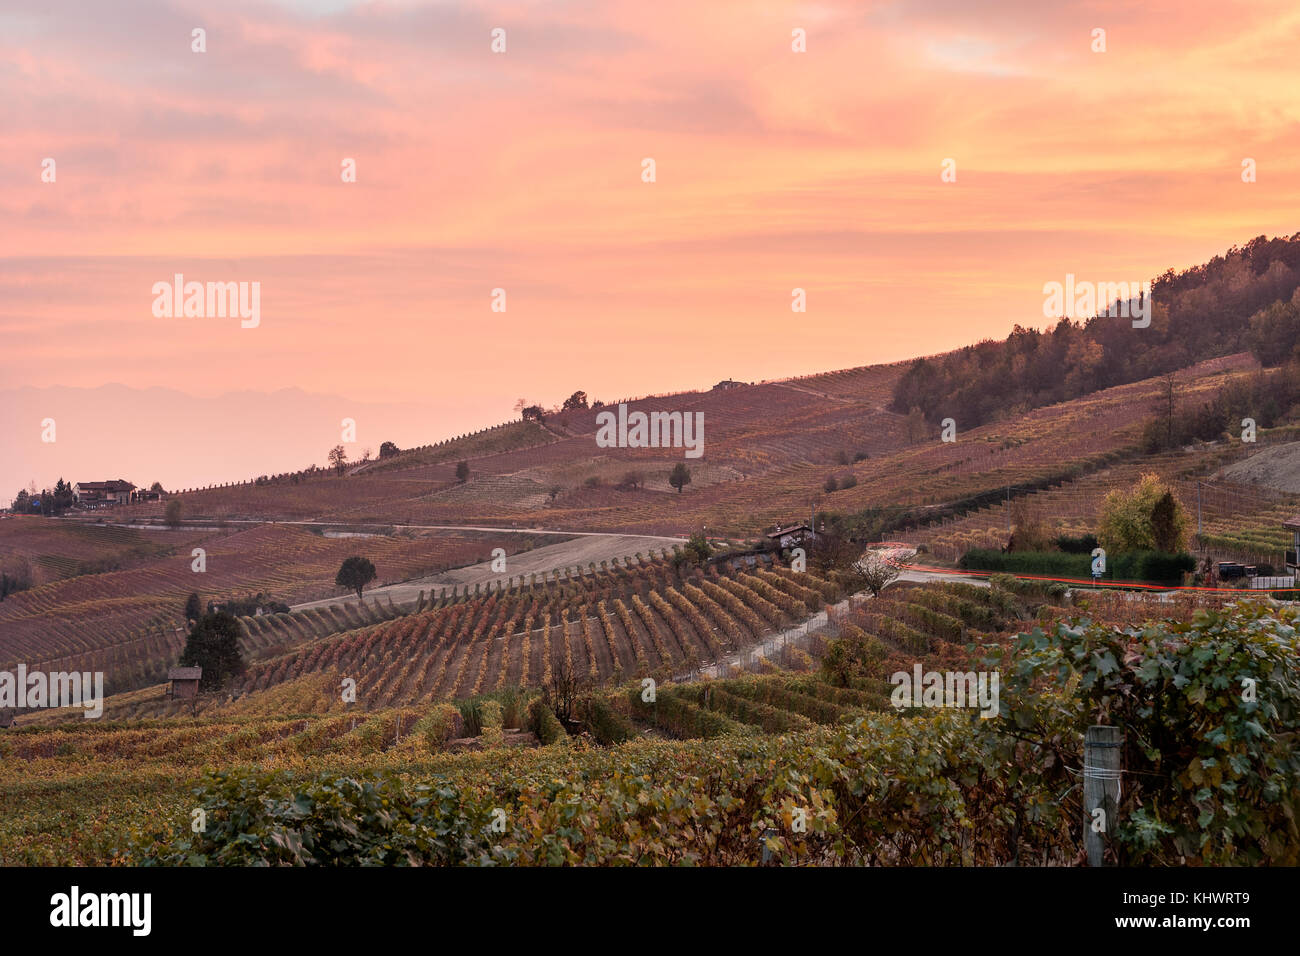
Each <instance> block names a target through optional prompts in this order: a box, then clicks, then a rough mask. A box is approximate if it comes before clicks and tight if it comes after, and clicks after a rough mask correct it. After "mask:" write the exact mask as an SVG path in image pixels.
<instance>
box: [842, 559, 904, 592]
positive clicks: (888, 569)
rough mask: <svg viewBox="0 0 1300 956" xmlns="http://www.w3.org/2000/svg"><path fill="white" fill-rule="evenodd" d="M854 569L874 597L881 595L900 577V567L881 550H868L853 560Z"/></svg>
mask: <svg viewBox="0 0 1300 956" xmlns="http://www.w3.org/2000/svg"><path fill="white" fill-rule="evenodd" d="M852 571H853V573H854V574H855V575H856V576H857V577H858V579H859V580H860V581H861V582H862V586H863V587H865V588H866V589H867V590H868V591H870V592H871V596H872V597H879V596H880V592H881V591H883V590H885V588H886V587H888V586H889V585H890V584H891V583H892V582H893V581H895V580H896V579H897V578H898V568H897V567H896V566H895V565H893V564H891V563H889V562H888V561H887V560H886V559H885V556H884V555H883V554H881V553H880V552H879V551H868V552H866V553H865V554H864V555H862V557H860V558H859V559H858V560H857V561H855V562H853V568H852Z"/></svg>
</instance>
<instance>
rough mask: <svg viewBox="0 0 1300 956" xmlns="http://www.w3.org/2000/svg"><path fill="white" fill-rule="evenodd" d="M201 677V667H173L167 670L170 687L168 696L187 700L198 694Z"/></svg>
mask: <svg viewBox="0 0 1300 956" xmlns="http://www.w3.org/2000/svg"><path fill="white" fill-rule="evenodd" d="M202 677H203V668H202V667H173V668H171V669H169V670H168V671H167V679H168V680H169V681H171V687H170V688H169V689H168V691H167V696H168V697H174V698H177V699H180V700H188V699H190V698H192V697H197V696H198V695H199V680H200V679H201V678H202Z"/></svg>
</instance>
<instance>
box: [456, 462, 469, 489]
mask: <svg viewBox="0 0 1300 956" xmlns="http://www.w3.org/2000/svg"><path fill="white" fill-rule="evenodd" d="M456 480H457V481H459V482H460V483H461V484H464V483H465V482H466V481H468V480H469V462H467V461H462V462H461V463H460V464H459V465H457V466H456Z"/></svg>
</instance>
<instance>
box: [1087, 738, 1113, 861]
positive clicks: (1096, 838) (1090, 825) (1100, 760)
mask: <svg viewBox="0 0 1300 956" xmlns="http://www.w3.org/2000/svg"><path fill="white" fill-rule="evenodd" d="M1122 746H1123V735H1122V734H1121V733H1120V730H1119V728H1118V727H1107V726H1103V725H1101V724H1093V725H1092V726H1091V727H1089V728H1088V732H1087V733H1086V734H1085V736H1084V739H1083V842H1084V846H1085V847H1087V850H1088V865H1089V866H1102V865H1103V864H1102V853H1103V852H1104V850H1105V848H1106V838H1107V835H1108V834H1110V833H1111V832H1113V831H1114V829H1115V826H1116V824H1117V823H1118V822H1119V793H1120V790H1119V781H1120V767H1119V758H1120V747H1122ZM1098 809H1100V810H1101V813H1096V812H1095V811H1096V810H1098Z"/></svg>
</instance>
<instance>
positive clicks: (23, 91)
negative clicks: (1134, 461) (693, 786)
mask: <svg viewBox="0 0 1300 956" xmlns="http://www.w3.org/2000/svg"><path fill="white" fill-rule="evenodd" d="M196 29H201V30H203V31H204V34H203V46H204V50H203V52H196V51H195V49H194V47H195V45H196V41H195V39H194V31H195V30H196ZM494 30H502V31H504V34H503V36H504V44H505V49H504V52H494V50H493V42H494V41H493V31H494ZM1097 30H1104V31H1105V34H1104V45H1105V49H1104V51H1100V50H1097V49H1096V47H1097V46H1098V40H1097V39H1096V36H1095V31H1097ZM794 31H802V35H803V37H804V41H803V46H804V50H803V51H802V52H799V51H796V50H795V49H794V47H795V46H796V45H798V44H797V42H796V39H795V33H794ZM498 36H501V34H498ZM1298 39H1300V8H1298V7H1296V5H1295V4H1293V3H1289V2H1273V0H1252V2H1249V3H1226V2H1221V0H1216V2H1214V3H1209V2H1200V0H1179V2H1161V0H1156V2H1147V3H1143V4H1131V3H1111V2H1104V0H1097V2H1089V3H1062V4H1043V3H1041V2H1039V0H991V2H984V3H972V2H968V0H926V2H906V3H904V2H876V3H864V2H843V3H841V2H825V0H823V2H817V3H779V2H751V3H729V2H726V0H718V2H710V3H700V2H698V0H689V2H678V0H660V2H655V3H650V4H647V3H628V2H619V0H605V2H599V3H594V2H593V3H568V2H563V0H547V2H537V3H517V2H495V3H414V2H385V3H361V2H357V3H350V2H345V0H327V2H312V0H281V2H262V3H252V2H243V0H223V2H222V3H220V4H214V3H201V2H161V0H159V2H153V0H122V2H115V3H111V4H106V3H102V2H95V0H90V2H71V0H43V2H42V3H40V4H35V3H28V4H19V3H15V2H12V0H0V340H3V342H4V346H3V348H0V398H2V397H3V396H4V395H6V394H8V395H10V396H11V398H12V396H14V395H18V394H19V393H20V392H21V397H22V401H21V402H18V401H11V402H10V404H11V405H12V406H13V407H15V408H17V407H21V408H22V409H23V411H22V414H21V416H19V415H18V414H17V413H11V414H10V415H8V416H3V415H0V429H3V431H0V443H3V445H2V446H0V447H3V448H6V449H7V454H6V455H5V456H4V457H5V458H6V459H8V465H0V488H6V487H7V485H6V484H3V483H12V479H13V477H14V476H16V475H19V474H21V475H22V476H23V477H22V478H21V479H20V480H21V481H22V482H23V483H26V481H27V480H28V476H30V477H32V478H33V479H34V480H36V481H37V482H38V483H44V482H52V481H53V480H54V477H55V475H54V474H53V473H52V468H53V465H52V463H51V461H47V460H43V459H42V457H41V456H42V454H43V452H45V451H49V449H42V448H41V445H40V443H39V441H35V439H34V436H38V435H39V432H40V429H41V424H40V419H39V418H34V417H33V416H36V415H37V412H38V410H39V406H40V404H41V401H42V395H43V394H48V395H51V396H53V395H56V394H57V395H61V396H64V397H66V394H67V393H66V392H61V391H58V390H57V389H69V388H71V389H99V388H100V387H102V386H105V385H108V384H119V385H123V386H126V387H127V388H130V389H139V390H144V389H154V388H161V389H169V390H175V391H178V392H182V393H184V394H185V395H188V396H193V397H195V398H197V399H203V400H214V399H215V400H219V399H220V397H221V396H222V395H224V394H226V393H229V392H240V393H243V392H247V391H253V392H259V391H265V392H268V393H270V392H274V391H276V390H281V389H298V390H302V391H304V392H306V393H308V394H311V395H321V396H334V397H339V398H341V399H342V400H343V401H344V403H345V404H346V402H347V401H349V400H351V401H354V402H356V403H359V404H360V403H365V404H367V405H374V406H377V405H382V404H384V403H389V404H402V405H404V406H406V407H409V408H416V407H418V408H419V409H420V413H419V421H420V423H421V427H427V432H428V434H427V435H426V436H423V439H422V440H426V441H436V440H438V439H441V438H443V437H446V436H448V435H453V434H456V433H459V432H462V431H465V430H468V429H472V428H478V427H481V426H484V425H489V424H493V423H495V422H499V421H502V420H505V419H507V418H509V417H511V416H512V414H513V412H512V409H513V406H514V403H515V401H516V399H518V398H526V399H528V400H529V401H530V402H531V401H540V402H541V403H543V404H546V405H550V404H555V403H558V402H559V401H560V400H562V399H563V398H564V397H565V396H567V395H568V394H569V393H570V392H572V391H574V390H575V389H579V388H581V389H584V390H585V391H587V393H588V394H589V395H590V396H591V397H592V398H597V397H599V398H602V399H605V400H611V399H616V398H620V397H625V396H634V395H644V394H647V393H653V392H666V391H676V390H683V389H691V388H699V387H708V386H710V385H712V384H713V383H714V382H716V381H717V380H719V379H722V378H734V379H739V380H743V381H758V380H763V379H772V378H781V377H787V376H792V375H801V374H808V373H811V372H816V371H823V370H827V369H834V368H842V367H850V366H857V365H864V364H869V363H874V362H883V361H895V360H899V359H904V358H909V357H912V356H915V355H918V354H930V353H934V352H938V351H942V350H946V349H949V348H954V347H957V346H960V345H963V344H967V343H969V342H973V341H977V340H979V339H982V338H989V337H1001V336H1003V335H1005V334H1006V333H1007V332H1008V331H1009V330H1010V328H1011V326H1012V325H1013V324H1015V323H1019V324H1022V325H1027V326H1028V325H1037V326H1043V325H1046V324H1049V323H1050V320H1049V319H1048V318H1046V317H1045V316H1044V315H1043V309H1042V306H1043V301H1044V294H1043V285H1044V283H1047V282H1051V281H1063V280H1064V277H1065V275H1066V273H1073V274H1074V275H1075V276H1076V277H1078V278H1081V279H1090V278H1091V279H1094V280H1095V281H1139V280H1143V279H1150V278H1152V277H1154V276H1155V275H1157V274H1159V273H1161V272H1163V271H1164V270H1165V269H1167V268H1170V267H1173V268H1176V269H1177V268H1185V267H1187V266H1190V265H1194V264H1196V263H1199V262H1203V261H1205V260H1206V259H1208V258H1210V257H1212V256H1213V255H1215V254H1220V253H1222V252H1223V251H1225V250H1226V249H1227V248H1228V247H1230V246H1232V245H1234V244H1244V243H1245V242H1247V241H1249V240H1250V239H1251V238H1253V237H1254V236H1257V235H1261V234H1267V235H1290V234H1292V233H1294V232H1296V231H1297V230H1300V216H1297V215H1296V209H1297V204H1296V199H1297V189H1298V187H1297V183H1300V179H1297V172H1298V171H1300V169H1298V167H1300V149H1298V148H1297V147H1300V124H1298V123H1297V118H1298V114H1300V101H1298V100H1297V99H1296V98H1295V96H1294V91H1295V89H1296V88H1297V82H1296V81H1297V79H1298V78H1300V77H1298V74H1300V65H1298V64H1297V61H1296V58H1295V56H1294V51H1295V49H1296V48H1297V40H1298ZM646 159H652V160H653V161H654V181H653V182H647V181H645V170H644V161H645V160H646ZM1245 159H1253V160H1254V163H1255V169H1256V181H1254V182H1243V181H1242V162H1243V160H1245ZM47 160H53V161H54V162H53V176H52V177H51V176H50V175H49V172H50V170H49V164H48V163H47V162H46V161H47ZM347 160H352V161H354V163H355V182H348V181H344V180H345V177H344V175H343V171H344V165H345V162H346V161H347ZM949 160H950V161H951V162H950V163H949V164H948V168H949V169H950V170H954V169H955V178H954V177H953V176H951V175H950V176H949V177H948V179H949V180H952V181H945V180H944V178H943V176H942V175H941V174H942V173H943V172H944V168H945V161H949ZM50 178H52V179H53V181H46V180H48V179H50ZM178 273H179V274H181V275H183V276H184V277H185V280H186V281H197V282H203V283H206V282H247V283H253V282H256V283H258V288H259V290H260V308H259V316H258V321H257V324H256V326H255V327H247V328H245V327H242V324H241V322H240V320H239V318H237V317H234V318H232V317H229V316H215V315H202V316H189V317H187V316H185V315H183V314H182V315H171V316H167V315H161V316H160V315H158V314H156V312H157V311H158V310H157V309H156V308H155V298H156V296H155V292H154V286H155V283H159V282H162V283H171V282H172V281H173V277H174V276H175V275H176V274H178ZM249 288H251V286H250V287H249ZM794 289H803V290H804V293H805V296H806V309H807V310H806V312H802V313H798V312H793V311H792V309H791V303H792V297H793V291H792V290H794ZM494 290H504V304H505V309H504V311H494V310H493V303H494V301H495V302H496V303H497V305H498V306H500V304H501V297H500V296H499V295H497V296H496V298H495V300H494ZM43 390H45V391H43ZM85 394H86V396H87V401H88V402H90V403H92V404H93V403H94V402H96V401H98V400H99V398H102V397H103V394H104V393H98V392H86V393H85ZM96 396H98V398H97V397H96ZM167 404H168V403H163V405H164V407H162V408H160V410H159V414H160V415H163V416H164V418H165V416H166V414H167V413H168V409H167V407H165V406H166V405H167ZM174 404H175V410H174V416H177V417H179V416H183V415H186V414H190V413H192V408H193V407H194V406H193V405H192V404H187V403H185V402H179V401H178V402H176V403H174ZM325 404H328V405H329V411H328V412H326V411H325V410H324V405H325ZM336 405H337V403H336V402H334V400H333V399H332V398H331V399H330V402H329V403H323V404H322V411H321V415H322V416H324V415H326V414H328V415H330V416H336V415H337V408H336ZM243 407H244V406H243V405H240V408H243ZM108 414H109V415H111V412H110V413H108ZM240 414H245V413H244V412H242V411H241V412H240ZM43 417H45V416H40V418H43ZM172 424H176V423H172ZM182 424H183V423H182ZM118 427H119V433H120V440H119V443H118V445H119V448H121V450H122V455H123V462H121V463H119V462H111V463H110V462H105V461H104V460H103V452H102V449H100V450H94V451H93V454H92V449H91V448H90V446H89V445H87V446H86V449H85V454H83V455H79V454H78V452H77V449H76V448H75V447H68V446H66V445H65V446H64V448H62V449H61V450H60V464H59V467H60V468H64V467H67V468H72V469H80V470H90V471H92V472H96V473H98V472H104V475H103V476H102V477H108V473H110V472H111V473H112V475H113V476H114V477H116V476H117V475H118V473H120V472H121V471H122V470H123V467H124V465H125V463H126V462H129V461H130V460H131V459H130V458H129V455H130V454H132V453H140V452H141V450H142V449H146V448H151V447H154V446H155V445H156V441H157V428H158V425H157V424H156V423H154V424H144V423H141V424H140V425H139V427H133V426H132V424H131V423H130V422H125V423H119V426H118ZM261 427H262V426H261V425H259V423H258V422H256V421H252V422H248V423H247V427H246V429H245V430H244V432H245V434H252V435H256V434H258V433H259V429H260V428H261ZM330 427H331V428H332V427H333V425H331V426H330ZM6 432H7V434H6ZM19 433H21V434H19ZM60 440H61V441H62V440H64V439H60ZM67 440H71V438H69V439H67ZM363 445H368V446H370V447H375V446H377V441H374V442H364V441H362V442H359V443H358V444H357V449H358V450H359V449H360V448H361V447H362V446H363ZM325 450H326V449H325V448H322V449H321V453H320V455H319V459H320V460H321V461H322V462H323V461H324V452H325ZM223 453H224V457H223V458H221V459H220V463H219V468H218V467H217V464H216V461H215V459H211V458H204V457H202V456H190V459H191V460H190V461H189V462H188V463H178V464H176V466H175V467H174V468H173V469H172V471H173V472H175V475H174V477H173V478H172V480H173V481H175V482H179V483H183V484H187V485H190V484H198V483H202V482H204V480H205V478H207V479H209V480H223V479H224V480H228V479H230V478H236V477H240V476H248V475H255V474H261V473H264V472H268V471H275V470H281V469H283V468H287V467H301V465H302V464H304V463H303V462H300V461H297V460H296V459H295V460H294V461H292V462H280V461H268V460H267V457H266V456H267V452H266V450H265V447H264V446H263V444H261V443H259V442H257V441H249V442H247V443H240V442H238V441H236V442H232V443H230V447H226V448H224V449H223ZM296 454H298V455H299V456H300V455H301V452H296ZM119 465H121V466H119ZM214 472H219V474H216V473H214ZM96 476H97V477H99V476H98V475H96ZM142 477H143V476H142ZM7 497H8V493H7V492H6V493H5V494H2V495H0V498H7Z"/></svg>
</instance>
